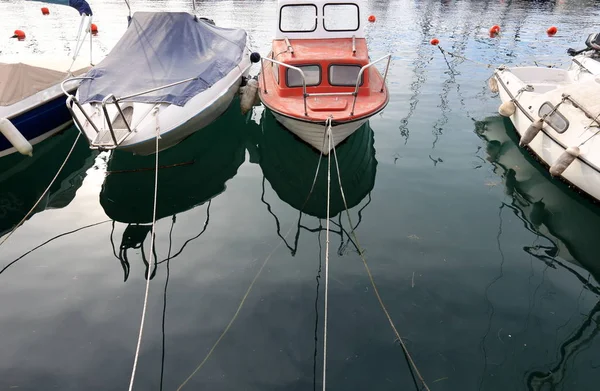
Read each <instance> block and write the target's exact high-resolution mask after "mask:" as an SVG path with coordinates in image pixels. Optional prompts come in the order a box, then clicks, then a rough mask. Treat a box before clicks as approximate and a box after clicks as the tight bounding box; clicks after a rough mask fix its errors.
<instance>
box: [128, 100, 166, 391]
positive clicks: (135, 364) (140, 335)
mask: <svg viewBox="0 0 600 391" xmlns="http://www.w3.org/2000/svg"><path fill="white" fill-rule="evenodd" d="M154 115H155V116H156V115H157V113H156V110H155V111H154ZM159 138H160V127H159V125H158V116H156V153H155V155H156V163H155V164H156V169H155V170H154V205H153V210H152V236H151V237H150V260H149V262H148V265H150V264H151V263H152V258H153V257H154V251H153V249H154V237H155V234H156V200H157V194H158V140H159ZM149 291H150V268H148V271H147V272H146V291H145V293H144V306H143V308H142V319H141V321H140V331H139V334H138V341H137V346H136V348H135V357H134V359H133V369H132V370H131V380H130V381H129V391H131V390H133V382H134V380H135V373H136V370H137V363H138V359H139V356H140V347H141V345H142V335H143V333H144V321H145V320H146V309H147V308H148V292H149Z"/></svg>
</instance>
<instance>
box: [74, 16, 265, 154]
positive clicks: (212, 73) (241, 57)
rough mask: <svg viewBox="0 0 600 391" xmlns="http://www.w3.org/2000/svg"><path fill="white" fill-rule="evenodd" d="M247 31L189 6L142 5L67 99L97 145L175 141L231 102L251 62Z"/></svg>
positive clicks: (142, 150)
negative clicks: (154, 8) (159, 8)
mask: <svg viewBox="0 0 600 391" xmlns="http://www.w3.org/2000/svg"><path fill="white" fill-rule="evenodd" d="M247 40H248V39H247V34H246V32H245V31H244V30H241V29H226V28H220V27H216V26H215V25H214V23H212V21H210V20H208V19H203V18H197V17H196V16H194V15H192V14H190V13H187V12H136V13H134V14H133V17H132V18H131V19H130V22H129V27H128V28H127V31H126V32H125V34H124V35H123V36H122V37H121V39H120V40H119V42H118V43H117V44H116V45H115V47H114V48H113V50H112V51H111V52H110V53H109V54H108V55H107V57H106V58H105V59H104V60H103V61H102V62H100V63H99V64H98V65H97V66H95V67H94V68H93V69H92V70H90V71H89V72H88V73H87V74H86V76H85V77H84V78H82V79H83V81H82V82H81V85H80V87H79V89H78V90H77V94H76V95H75V96H73V95H71V94H67V95H68V98H67V106H68V107H69V109H70V110H71V114H72V116H73V119H74V121H75V123H76V125H77V127H78V128H79V130H80V131H81V132H82V133H83V134H84V135H85V136H86V137H87V139H88V140H89V143H90V147H91V148H92V149H100V150H109V149H122V150H127V151H130V152H133V153H135V154H139V155H148V154H152V153H155V152H156V137H157V136H159V147H158V149H159V150H164V149H166V148H169V147H171V146H173V145H175V144H177V143H179V142H180V141H182V140H183V139H184V138H186V137H188V136H189V135H191V134H192V133H194V132H195V131H197V130H199V129H201V128H203V127H205V126H207V125H209V124H210V123H211V122H213V121H214V120H215V119H217V118H218V117H219V116H220V115H221V114H223V113H224V112H225V110H226V109H227V108H228V107H229V105H230V104H231V101H232V100H233V98H234V96H235V94H236V93H237V92H238V90H239V87H240V84H241V83H242V80H243V78H244V77H246V76H247V75H248V71H249V70H250V67H251V65H252V62H251V57H252V58H253V59H254V60H255V61H258V58H256V57H254V56H251V53H250V50H249V49H248V47H247Z"/></svg>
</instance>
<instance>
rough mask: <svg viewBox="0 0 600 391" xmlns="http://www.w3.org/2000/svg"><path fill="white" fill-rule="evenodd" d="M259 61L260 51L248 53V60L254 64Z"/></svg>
mask: <svg viewBox="0 0 600 391" xmlns="http://www.w3.org/2000/svg"><path fill="white" fill-rule="evenodd" d="M259 61H260V53H258V52H252V53H250V62H252V63H254V64H256V63H257V62H259Z"/></svg>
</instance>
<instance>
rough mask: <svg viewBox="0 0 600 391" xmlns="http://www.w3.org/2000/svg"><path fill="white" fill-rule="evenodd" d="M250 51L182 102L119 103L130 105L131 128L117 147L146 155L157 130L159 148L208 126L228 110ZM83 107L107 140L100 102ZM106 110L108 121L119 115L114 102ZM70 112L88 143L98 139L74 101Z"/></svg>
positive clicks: (247, 66)
mask: <svg viewBox="0 0 600 391" xmlns="http://www.w3.org/2000/svg"><path fill="white" fill-rule="evenodd" d="M249 55H250V53H249V51H248V50H246V52H245V53H244V57H243V59H242V61H241V63H240V64H239V65H238V66H237V67H236V68H234V69H233V70H232V71H231V72H229V73H228V74H227V75H226V76H225V77H224V78H223V79H221V80H219V81H218V82H216V83H215V84H213V85H212V86H211V87H210V88H209V89H207V90H205V91H203V92H201V93H199V94H198V95H196V96H194V97H193V98H192V99H190V100H189V101H187V103H186V104H185V105H184V106H176V105H171V104H165V103H158V104H155V103H138V102H122V103H120V107H121V109H122V110H125V109H126V108H128V107H132V108H133V111H132V114H131V118H130V119H129V120H128V123H129V124H130V127H131V130H132V132H131V133H130V134H129V135H128V136H127V137H126V138H125V139H124V140H123V141H122V142H121V143H120V144H119V145H118V146H117V147H116V149H121V150H126V151H130V152H133V153H135V154H138V155H149V154H152V153H154V152H155V151H156V135H157V133H159V134H160V138H159V151H160V150H164V149H167V148H170V147H172V146H174V145H176V144H178V143H179V142H181V141H183V140H184V139H185V138H186V137H188V136H190V135H191V134H192V133H194V132H196V131H198V130H200V129H202V128H204V127H205V126H208V125H209V124H210V123H212V122H213V121H214V120H216V119H217V118H218V117H219V116H220V115H221V114H223V113H224V112H225V111H226V110H227V108H228V107H229V105H230V104H231V101H232V100H233V98H234V97H235V94H236V93H237V92H238V90H239V86H240V84H241V82H242V77H246V76H247V75H248V72H249V70H250V66H251V65H252V63H251V62H250V58H249ZM77 97H78V95H77ZM82 107H83V109H84V110H85V112H86V113H87V114H88V116H90V118H91V119H92V121H94V124H95V125H96V126H97V127H98V130H99V131H100V134H104V138H103V139H105V140H107V141H110V140H111V138H110V132H109V128H108V125H107V123H106V120H105V118H104V113H103V111H102V106H101V104H100V103H86V104H84V105H82ZM107 111H108V115H109V119H110V121H111V122H113V121H115V120H116V119H117V117H118V111H117V108H116V107H115V105H114V104H107ZM73 112H74V114H75V117H76V118H77V120H78V121H79V123H80V124H81V125H82V127H83V129H80V130H81V131H82V132H83V133H84V134H85V135H86V137H87V138H88V140H89V141H90V144H93V143H94V141H95V140H96V139H97V133H96V131H95V129H94V128H93V126H92V125H91V124H90V123H89V122H88V121H87V120H86V118H85V116H84V115H83V114H82V113H81V111H80V110H79V109H78V108H77V106H76V105H74V106H73ZM78 127H79V126H78ZM93 148H94V147H93ZM100 149H115V146H114V145H109V146H106V147H105V148H100Z"/></svg>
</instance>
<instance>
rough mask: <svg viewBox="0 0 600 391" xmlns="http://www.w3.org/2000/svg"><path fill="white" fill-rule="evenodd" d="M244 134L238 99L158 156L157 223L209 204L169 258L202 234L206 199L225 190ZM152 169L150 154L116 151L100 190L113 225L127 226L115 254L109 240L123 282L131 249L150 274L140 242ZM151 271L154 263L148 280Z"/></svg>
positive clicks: (147, 225)
mask: <svg viewBox="0 0 600 391" xmlns="http://www.w3.org/2000/svg"><path fill="white" fill-rule="evenodd" d="M246 131H247V129H245V124H244V117H243V116H241V115H240V114H239V103H238V102H237V100H236V101H234V102H233V104H232V105H231V107H230V108H229V109H228V111H227V112H226V113H225V114H224V115H223V116H221V117H220V118H219V119H218V120H217V121H216V122H215V123H213V124H212V125H210V126H208V127H206V128H204V129H202V130H200V131H198V132H196V133H194V134H193V135H192V136H190V137H189V138H188V139H186V140H185V141H183V142H182V143H181V144H179V145H177V146H176V147H174V148H171V149H168V150H166V151H164V152H161V153H160V154H159V174H158V178H159V180H158V189H157V194H158V203H157V206H156V220H157V221H158V220H161V219H163V218H165V217H168V216H171V218H172V224H175V222H176V215H177V214H179V213H182V212H185V211H187V210H189V209H192V208H195V207H197V206H200V205H203V204H205V203H207V202H208V203H207V206H206V214H207V220H206V223H205V224H204V226H203V228H202V230H201V231H200V232H199V233H197V234H195V235H194V236H192V237H191V238H189V239H188V240H187V241H186V242H185V243H184V245H183V246H182V248H181V249H180V250H178V251H176V252H175V254H174V255H173V256H170V258H171V259H172V258H174V257H175V256H178V255H179V254H181V253H182V252H183V250H184V248H185V246H186V245H187V244H188V243H189V242H190V241H192V240H195V239H197V238H198V237H199V236H200V235H202V233H204V232H205V231H206V228H207V226H208V221H209V217H210V200H211V199H212V198H214V197H216V196H217V195H219V194H221V193H222V192H223V191H224V190H225V187H226V186H225V183H226V182H227V181H228V180H229V179H231V178H232V177H233V176H234V175H235V174H236V173H237V170H238V168H239V167H240V166H241V165H242V163H243V162H244V160H245V144H244V143H245V135H246ZM154 167H155V156H154V155H152V156H136V155H133V154H131V153H128V152H121V151H114V152H113V153H112V155H111V157H110V160H109V162H108V169H107V175H106V179H105V180H104V183H103V185H102V190H101V192H100V204H101V205H102V208H103V209H104V211H105V212H106V214H107V215H108V216H109V217H110V218H111V219H113V220H114V221H116V222H121V223H125V224H127V227H126V228H125V231H124V232H123V235H122V238H121V244H120V246H119V250H118V252H117V250H116V249H115V248H114V242H113V253H114V255H115V257H116V258H117V259H119V261H120V262H121V265H122V267H123V272H124V278H125V280H127V278H128V275H129V267H130V264H129V259H128V255H127V254H128V251H129V250H133V249H140V250H141V256H142V261H143V262H144V264H145V265H146V273H147V272H148V261H147V258H148V254H146V252H145V250H144V242H145V240H146V238H147V237H148V234H149V233H150V232H151V230H152V213H153V202H154V175H155V172H154ZM113 231H114V224H113ZM111 240H112V234H111ZM153 251H155V249H153ZM154 259H156V257H154ZM155 272H156V265H155V266H154V269H153V271H152V275H151V277H153V276H154V274H155Z"/></svg>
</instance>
